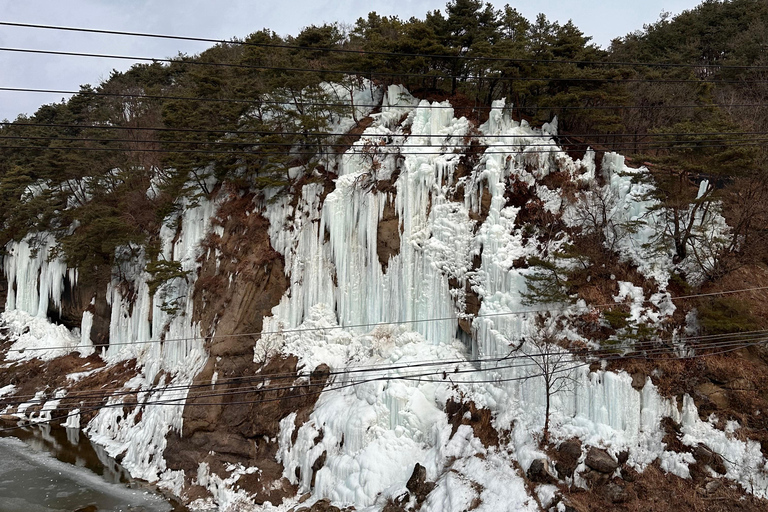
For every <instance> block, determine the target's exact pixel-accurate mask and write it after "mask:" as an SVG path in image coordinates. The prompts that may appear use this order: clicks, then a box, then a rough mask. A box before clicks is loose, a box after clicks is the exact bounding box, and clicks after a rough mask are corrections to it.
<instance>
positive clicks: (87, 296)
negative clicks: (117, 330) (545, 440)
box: [3, 277, 112, 345]
mask: <svg viewBox="0 0 768 512" xmlns="http://www.w3.org/2000/svg"><path fill="white" fill-rule="evenodd" d="M104 290H106V286H105V285H103V284H100V283H91V284H77V285H75V286H72V283H71V282H70V280H69V278H68V277H65V278H64V289H63V292H62V294H61V311H59V309H58V308H56V306H54V305H53V304H50V305H49V306H48V318H50V319H51V320H52V321H53V322H56V323H59V324H62V325H64V326H66V327H67V329H74V328H76V327H77V328H80V325H81V322H82V319H83V312H84V311H89V312H90V313H91V314H92V315H93V326H92V327H91V341H92V342H93V344H94V345H108V344H109V323H110V319H111V316H112V307H111V306H110V305H109V304H107V297H106V294H105V291H104ZM3 296H5V295H3Z"/></svg>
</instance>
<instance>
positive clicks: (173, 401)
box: [0, 344, 754, 432]
mask: <svg viewBox="0 0 768 512" xmlns="http://www.w3.org/2000/svg"><path fill="white" fill-rule="evenodd" d="M752 345H754V344H750V345H747V346H752ZM740 348H743V347H736V348H733V347H731V348H727V349H723V350H721V351H719V352H715V353H710V354H699V355H694V356H684V357H678V358H677V359H698V358H702V357H711V356H714V355H722V354H725V353H729V352H733V351H734V350H738V349H740ZM559 354H561V353H558V355H559ZM563 355H566V356H567V355H568V354H563ZM521 357H522V356H521ZM525 357H528V358H536V357H540V354H537V353H534V354H525ZM612 359H627V358H626V357H624V356H615V357H613V358H612ZM629 359H632V358H629ZM646 359H648V360H654V359H660V358H658V357H657V358H646ZM664 359H667V358H664ZM568 362H570V361H567V362H566V363H568ZM590 364H591V362H588V361H587V362H582V363H576V364H574V365H572V366H570V367H566V366H563V367H561V368H555V369H554V370H553V371H552V372H547V374H548V375H550V376H552V375H555V374H558V373H566V372H571V371H573V370H575V369H578V368H580V367H584V366H588V365H590ZM528 366H538V365H536V364H535V362H531V363H530V364H529V365H528ZM499 369H504V368H503V367H502V368H487V369H482V368H480V369H474V370H472V372H474V373H479V372H484V371H494V370H499ZM465 373H466V372H465ZM435 375H437V376H438V379H437V380H435V379H427V378H428V377H431V376H435ZM448 375H449V374H448V373H447V372H443V371H438V372H425V373H421V374H416V375H413V374H412V375H387V376H377V377H372V378H369V379H365V380H362V381H351V382H346V383H342V384H339V385H337V386H333V385H332V386H330V387H327V388H325V387H323V388H322V389H319V390H317V391H308V392H306V393H301V394H294V395H283V396H278V397H274V398H268V399H260V400H241V401H230V402H198V401H192V402H188V401H187V399H186V398H185V399H183V400H184V402H181V400H182V399H181V398H170V399H158V400H155V401H150V400H149V398H147V400H144V401H142V402H140V401H138V400H136V401H135V402H125V401H122V402H115V403H111V404H100V405H95V406H92V407H88V408H87V409H86V410H83V409H82V407H80V406H74V405H72V406H69V407H71V410H79V411H80V414H82V413H83V412H91V411H94V410H100V409H104V408H114V407H145V406H150V405H151V406H168V405H170V406H184V407H189V406H203V407H210V406H230V405H257V404H262V403H268V402H275V401H283V400H292V399H299V398H306V397H308V396H314V395H319V394H321V393H324V392H332V391H339V390H342V389H346V388H349V387H353V386H358V385H363V384H368V383H372V382H384V381H393V380H417V381H420V382H424V381H425V380H426V381H428V382H437V383H444V384H450V385H460V384H467V385H475V384H481V383H496V384H499V383H502V382H512V381H523V380H529V379H533V378H538V377H544V376H545V373H544V372H542V373H538V374H528V375H524V376H515V377H507V378H504V377H498V378H494V379H488V380H478V379H475V380H469V381H461V380H455V379H453V378H451V379H448ZM450 375H453V374H450ZM440 376H442V379H440V378H439V377H440ZM322 386H323V385H322V384H321V383H317V384H311V383H307V384H298V385H295V386H292V387H290V388H289V389H297V388H305V389H307V388H309V389H311V388H313V387H322ZM153 391H154V392H158V391H160V392H162V389H160V390H158V389H155V390H153ZM259 391H260V392H264V393H266V392H268V391H270V390H269V389H262V390H259ZM146 392H147V394H148V395H150V394H152V391H150V390H148V391H146ZM219 396H226V395H224V394H222V395H219ZM66 398H67V397H63V398H62V399H60V400H65V399H66ZM198 398H208V397H198ZM192 400H194V398H193V399H192ZM30 407H32V405H30ZM60 409H64V410H66V407H62V408H59V407H56V408H55V409H52V411H56V410H60ZM68 417H69V414H67V415H66V416H59V417H56V418H51V419H49V420H43V421H40V422H35V421H34V419H31V423H32V424H43V423H50V422H54V421H61V420H64V419H66V418H68ZM20 420H22V418H20ZM23 426H25V425H20V426H16V427H8V428H5V429H0V432H2V431H7V430H15V429H18V428H22V427H23Z"/></svg>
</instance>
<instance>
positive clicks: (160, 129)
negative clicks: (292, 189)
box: [0, 105, 768, 142]
mask: <svg viewBox="0 0 768 512" xmlns="http://www.w3.org/2000/svg"><path fill="white" fill-rule="evenodd" d="M744 106H745V107H747V106H753V105H744ZM0 126H6V127H7V128H14V127H24V128H27V127H29V128H39V127H44V128H79V129H83V130H92V129H93V130H123V131H125V130H128V131H139V132H141V131H153V132H155V131H156V132H178V133H206V134H223V135H259V136H262V137H269V136H273V135H286V136H302V137H360V138H363V137H372V138H373V137H378V138H384V139H388V138H393V139H397V138H408V137H413V138H415V137H418V138H429V139H449V138H451V137H460V135H445V134H419V135H413V134H406V133H387V134H380V133H361V134H351V133H349V132H293V131H271V130H242V129H239V128H233V129H230V130H224V129H218V130H216V129H203V128H199V129H198V128H169V127H151V126H146V127H141V126H135V127H134V126H119V125H106V124H104V125H102V124H96V125H87V124H66V123H19V122H16V121H5V122H3V121H0ZM702 135H724V136H731V135H768V132H766V131H743V132H670V133H639V132H638V133H562V134H557V135H552V134H549V133H529V134H512V133H506V134H504V133H503V134H498V135H493V134H479V135H476V136H473V137H476V138H478V139H481V138H483V137H486V138H494V139H533V138H562V137H622V138H624V137H698V136H702ZM55 137H56V136H53V135H52V136H50V138H55ZM98 140H107V139H98ZM131 140H133V139H131ZM162 141H163V140H158V142H162ZM630 142H633V141H630Z"/></svg>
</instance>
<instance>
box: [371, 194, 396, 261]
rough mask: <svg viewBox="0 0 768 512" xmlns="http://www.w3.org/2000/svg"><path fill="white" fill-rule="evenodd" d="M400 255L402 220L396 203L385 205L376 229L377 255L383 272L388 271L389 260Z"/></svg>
mask: <svg viewBox="0 0 768 512" xmlns="http://www.w3.org/2000/svg"><path fill="white" fill-rule="evenodd" d="M398 254H400V219H399V218H398V216H397V212H396V211H395V204H394V202H392V201H391V200H390V201H387V203H386V204H385V205H384V213H383V214H382V217H381V220H380V221H379V225H378V227H377V228H376V255H377V256H378V257H379V263H380V264H381V268H382V270H384V271H386V270H387V265H389V259H390V258H392V257H394V256H397V255H398Z"/></svg>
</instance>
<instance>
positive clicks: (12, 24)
mask: <svg viewBox="0 0 768 512" xmlns="http://www.w3.org/2000/svg"><path fill="white" fill-rule="evenodd" d="M0 25H3V26H9V27H21V28H34V29H45V30H57V31H67V32H86V33H92V34H106V35H119V36H130V37H143V38H155V39H173V40H179V41H193V42H202V43H215V44H224V45H236V46H244V47H255V48H274V49H287V50H301V51H311V52H327V53H347V54H353V55H380V56H389V57H397V58H402V57H425V58H438V59H450V60H469V61H484V62H509V63H539V64H594V65H602V66H637V67H662V68H693V69H709V68H715V69H748V70H750V69H768V66H745V65H723V64H698V63H697V64H684V63H671V62H625V61H605V62H595V61H589V60H565V59H516V58H510V57H483V56H477V55H447V54H442V55H441V54H426V53H408V52H386V51H376V50H365V49H350V48H315V47H307V46H299V45H289V44H275V43H255V42H250V41H241V40H238V39H230V40H227V39H215V38H207V37H192V36H177V35H170V34H152V33H146V32H128V31H120V30H105V29H93V28H82V27H64V26H56V25H41V24H32V23H18V22H10V21H0Z"/></svg>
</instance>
